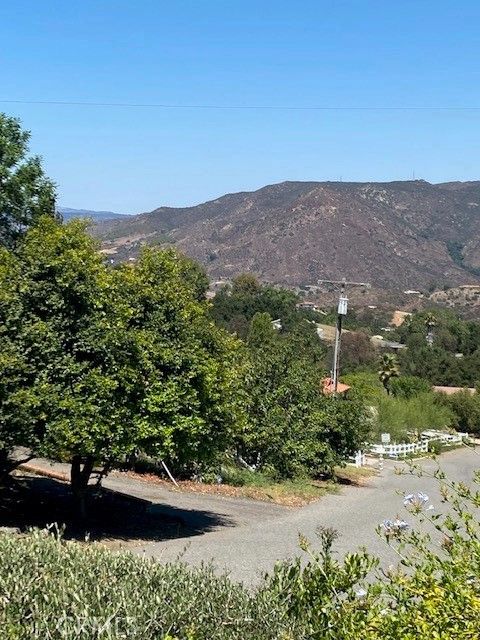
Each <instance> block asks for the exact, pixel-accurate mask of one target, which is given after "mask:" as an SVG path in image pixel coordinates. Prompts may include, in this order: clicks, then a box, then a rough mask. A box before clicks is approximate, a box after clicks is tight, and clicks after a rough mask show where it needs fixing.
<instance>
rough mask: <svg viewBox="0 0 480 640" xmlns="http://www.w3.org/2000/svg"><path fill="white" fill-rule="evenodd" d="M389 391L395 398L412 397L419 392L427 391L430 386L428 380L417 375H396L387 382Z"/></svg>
mask: <svg viewBox="0 0 480 640" xmlns="http://www.w3.org/2000/svg"><path fill="white" fill-rule="evenodd" d="M389 386H390V393H391V394H392V395H393V396H395V397H396V398H413V397H414V396H417V395H418V394H420V393H428V392H429V391H430V390H431V386H430V384H429V382H428V380H424V379H423V378H419V377H418V376H398V377H397V378H392V379H391V380H390V383H389Z"/></svg>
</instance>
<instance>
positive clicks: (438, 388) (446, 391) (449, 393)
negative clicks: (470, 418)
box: [432, 385, 477, 396]
mask: <svg viewBox="0 0 480 640" xmlns="http://www.w3.org/2000/svg"><path fill="white" fill-rule="evenodd" d="M432 389H433V391H436V392H437V393H444V394H445V395H447V396H452V395H453V394H455V393H460V392H461V391H468V393H469V394H470V395H472V396H473V394H474V393H476V392H477V390H476V389H475V388H474V387H442V386H438V385H435V386H433V387H432Z"/></svg>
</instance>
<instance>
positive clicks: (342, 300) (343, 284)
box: [318, 278, 370, 395]
mask: <svg viewBox="0 0 480 640" xmlns="http://www.w3.org/2000/svg"><path fill="white" fill-rule="evenodd" d="M318 283H319V284H330V285H335V286H340V296H339V298H338V307H337V325H336V329H335V345H334V349H333V366H332V382H333V393H334V394H335V395H336V393H337V388H338V378H339V374H340V346H341V341H342V322H343V318H344V316H346V315H347V307H348V298H347V293H346V289H347V286H349V287H366V288H367V289H369V288H370V284H369V283H368V282H351V281H349V280H346V279H345V278H343V279H342V280H319V281H318Z"/></svg>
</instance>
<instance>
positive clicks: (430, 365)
mask: <svg viewBox="0 0 480 640" xmlns="http://www.w3.org/2000/svg"><path fill="white" fill-rule="evenodd" d="M432 321H433V322H432ZM429 332H430V334H431V338H432V340H433V344H432V346H430V345H429V344H428V343H427V334H428V333H429ZM399 333H400V336H401V339H402V341H403V342H405V344H406V345H407V347H408V349H405V350H403V351H402V352H401V355H400V360H401V367H402V371H403V372H404V373H406V374H411V375H416V376H419V377H421V378H425V379H426V380H428V381H429V382H430V383H431V384H436V385H446V386H474V385H475V384H476V382H477V380H478V378H479V373H478V371H479V367H480V323H478V322H473V321H465V320H461V319H460V318H459V317H458V316H456V315H455V314H454V313H453V312H452V311H447V310H440V309H437V310H435V314H432V313H431V312H429V311H424V312H422V313H417V314H415V315H414V316H412V317H411V318H410V319H409V320H408V321H407V322H405V323H404V324H403V325H402V326H401V327H400V328H399ZM456 354H462V357H457V355H456Z"/></svg>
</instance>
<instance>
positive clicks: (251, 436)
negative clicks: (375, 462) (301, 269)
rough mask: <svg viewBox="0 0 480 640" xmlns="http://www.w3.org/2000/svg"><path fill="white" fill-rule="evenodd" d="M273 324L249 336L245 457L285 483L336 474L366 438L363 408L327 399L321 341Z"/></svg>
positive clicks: (266, 321) (264, 322)
mask: <svg viewBox="0 0 480 640" xmlns="http://www.w3.org/2000/svg"><path fill="white" fill-rule="evenodd" d="M270 320H271V319H270V317H269V316H268V314H257V315H255V316H254V318H253V320H252V324H251V328H250V332H249V334H248V339H247V356H248V360H249V363H250V364H249V370H248V374H247V376H246V379H245V383H246V395H247V398H248V403H247V413H248V427H247V429H246V430H245V432H244V433H243V435H242V437H241V438H240V439H239V441H238V448H239V451H240V452H241V454H242V456H243V457H244V458H245V459H246V460H247V461H248V462H249V463H250V464H252V465H260V467H262V466H265V465H266V466H268V467H273V468H274V469H275V471H276V473H277V474H278V475H279V476H280V477H294V476H298V475H305V474H311V475H314V476H316V475H319V474H321V473H325V472H331V469H332V468H333V466H335V465H336V464H338V463H340V462H341V461H343V460H345V458H346V457H348V456H349V455H351V454H352V453H353V452H354V451H355V450H356V449H358V448H359V446H360V444H361V443H362V442H363V441H364V439H365V437H366V434H367V431H368V421H367V419H366V415H365V411H364V409H363V406H362V405H361V404H360V403H357V402H353V401H352V402H350V401H343V400H339V401H337V400H335V399H332V398H326V397H324V396H323V395H322V394H321V379H322V377H323V368H322V364H321V350H319V343H318V340H315V342H314V343H313V342H311V341H312V337H311V336H310V334H308V333H302V332H294V333H291V334H278V333H277V332H276V331H275V330H274V329H272V326H271V322H270ZM315 348H316V349H317V354H318V358H317V361H315V356H314V354H315Z"/></svg>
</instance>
